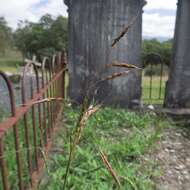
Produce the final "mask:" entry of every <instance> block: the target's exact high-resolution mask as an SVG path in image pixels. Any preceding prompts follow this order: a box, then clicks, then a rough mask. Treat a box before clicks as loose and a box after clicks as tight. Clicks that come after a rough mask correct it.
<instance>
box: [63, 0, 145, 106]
mask: <svg viewBox="0 0 190 190" xmlns="http://www.w3.org/2000/svg"><path fill="white" fill-rule="evenodd" d="M65 2H66V4H67V5H68V11H69V70H70V78H69V95H70V98H71V99H72V100H74V101H76V102H81V99H82V97H83V92H84V91H85V89H88V88H90V86H92V85H94V84H95V81H98V80H100V79H101V78H102V77H103V76H104V77H105V76H107V75H109V74H110V73H113V72H119V71H121V69H116V68H114V69H112V70H111V69H107V68H105V65H106V64H109V63H112V62H114V61H117V62H123V63H130V64H134V65H136V66H139V67H141V65H142V64H141V59H140V57H141V41H142V13H141V12H140V14H139V17H138V18H137V20H136V22H135V24H134V25H133V27H132V28H131V29H130V30H129V32H128V34H127V35H125V37H123V38H122V39H121V41H120V42H119V43H118V44H117V45H116V46H115V47H114V48H111V43H112V40H113V39H114V38H116V37H117V36H118V34H119V33H120V32H121V31H122V30H123V28H124V26H127V25H128V24H129V23H130V22H131V20H133V19H134V17H136V15H137V14H138V12H139V11H140V10H141V9H142V3H143V2H144V1H143V0H65ZM140 97H141V72H140V71H134V72H131V73H130V74H129V75H128V76H126V77H121V78H117V79H115V80H113V81H108V82H104V83H99V85H98V86H97V90H96V96H95V99H96V100H105V102H106V103H107V104H109V105H121V106H123V107H127V106H128V107H129V106H131V102H132V101H133V100H140Z"/></svg>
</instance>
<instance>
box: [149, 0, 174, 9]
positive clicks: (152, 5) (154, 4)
mask: <svg viewBox="0 0 190 190" xmlns="http://www.w3.org/2000/svg"><path fill="white" fill-rule="evenodd" d="M176 4H177V0H147V5H146V6H145V10H149V9H170V10H176Z"/></svg>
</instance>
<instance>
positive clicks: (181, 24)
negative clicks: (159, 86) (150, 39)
mask: <svg viewBox="0 0 190 190" xmlns="http://www.w3.org/2000/svg"><path fill="white" fill-rule="evenodd" d="M165 106H166V107H168V108H187V107H188V108H190V1H189V0H179V1H178V9H177V18H176V27H175V37H174V44H173V55H172V60H171V66H170V73H169V80H168V83H167V87H166V97H165Z"/></svg>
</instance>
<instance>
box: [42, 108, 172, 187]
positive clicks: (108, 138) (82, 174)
mask: <svg viewBox="0 0 190 190" xmlns="http://www.w3.org/2000/svg"><path fill="white" fill-rule="evenodd" d="M78 113H79V112H78V111H77V109H75V110H73V109H71V108H66V110H65V120H66V123H65V124H63V128H62V131H60V132H59V134H58V135H57V136H56V137H55V145H56V147H55V149H56V150H59V151H60V150H61V151H60V152H61V153H58V152H59V151H58V152H57V153H54V154H52V155H51V156H50V159H49V160H48V162H47V168H46V172H45V174H44V176H45V177H44V178H43V179H42V180H41V183H40V185H39V189H41V190H42V189H47V190H52V189H54V190H59V189H60V190H61V189H62V187H63V177H64V175H65V168H66V164H67V160H68V148H69V143H68V142H69V136H70V135H71V133H72V131H73V130H74V126H75V124H76V121H77V118H78ZM166 125H169V123H168V122H167V121H166V120H164V119H163V118H159V117H156V116H153V115H149V114H137V113H134V112H127V111H126V110H122V109H111V108H104V109H102V110H100V111H99V112H98V113H96V114H95V115H94V116H93V117H92V118H91V119H90V120H89V121H88V123H87V125H86V128H85V130H84V133H83V135H82V137H81V142H80V144H79V146H78V147H77V150H76V154H75V158H74V161H73V162H72V165H71V173H70V175H69V178H68V187H67V188H68V189H76V190H80V189H81V190H83V189H86V190H93V189H97V190H98V189H100V190H110V189H117V188H116V185H115V182H114V180H113V178H112V177H111V176H110V174H109V173H108V171H107V170H106V169H105V167H104V166H103V164H102V161H101V159H100V154H99V149H101V150H103V151H104V152H105V153H106V155H107V156H108V159H109V161H110V163H111V165H112V167H113V169H114V170H115V171H116V173H117V175H118V176H119V177H120V180H121V184H122V187H121V189H123V190H126V189H127V190H154V189H155V184H154V181H153V180H152V179H153V178H154V177H158V176H159V175H160V171H159V170H158V169H156V163H153V162H151V161H146V162H145V161H144V162H143V163H142V157H143V155H144V154H146V152H147V151H149V150H150V149H151V148H153V147H154V145H156V141H157V140H158V139H159V138H160V135H161V130H162V128H163V127H164V126H166ZM62 151H63V152H62Z"/></svg>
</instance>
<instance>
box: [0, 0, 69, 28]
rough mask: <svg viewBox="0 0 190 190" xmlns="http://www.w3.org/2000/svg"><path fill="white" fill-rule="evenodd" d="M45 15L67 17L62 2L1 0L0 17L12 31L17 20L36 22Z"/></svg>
mask: <svg viewBox="0 0 190 190" xmlns="http://www.w3.org/2000/svg"><path fill="white" fill-rule="evenodd" d="M46 13H49V14H51V15H53V16H57V15H63V16H67V8H66V6H65V5H64V4H63V1H62V0H18V1H16V0H1V6H0V16H3V17H5V18H6V20H7V22H8V24H9V25H10V26H11V27H12V28H14V29H15V28H16V27H17V24H18V22H19V20H29V21H32V22H36V21H38V20H39V18H40V17H41V16H42V15H44V14H46Z"/></svg>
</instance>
